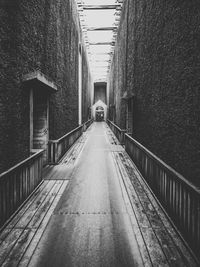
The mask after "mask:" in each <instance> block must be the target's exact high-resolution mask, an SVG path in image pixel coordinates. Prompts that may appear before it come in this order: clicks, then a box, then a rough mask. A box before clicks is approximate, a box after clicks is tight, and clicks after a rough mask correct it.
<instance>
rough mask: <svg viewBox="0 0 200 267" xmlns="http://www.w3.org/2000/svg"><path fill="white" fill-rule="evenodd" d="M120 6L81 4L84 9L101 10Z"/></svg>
mask: <svg viewBox="0 0 200 267" xmlns="http://www.w3.org/2000/svg"><path fill="white" fill-rule="evenodd" d="M119 7H121V5H83V9H85V10H98V9H100V10H102V9H116V8H119Z"/></svg>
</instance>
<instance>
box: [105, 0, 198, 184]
mask: <svg viewBox="0 0 200 267" xmlns="http://www.w3.org/2000/svg"><path fill="white" fill-rule="evenodd" d="M199 10H200V3H199V1H198V0H191V1H186V0H183V1H178V0H175V1H174V0H173V1H171V0H169V1H164V0H159V1H153V0H148V1H146V0H128V1H125V4H124V7H123V10H122V17H121V22H120V27H119V31H118V38H117V45H116V48H115V54H114V57H113V62H112V67H111V74H110V82H109V88H110V93H109V95H110V103H109V104H111V105H113V104H115V107H116V122H117V124H118V125H119V126H121V127H122V128H123V127H124V122H123V121H124V115H125V111H124V100H122V98H121V97H122V96H123V94H124V92H125V91H127V93H128V94H130V93H131V94H134V98H135V100H134V105H135V107H134V114H133V117H134V119H133V120H134V121H133V124H134V132H133V136H134V137H135V138H136V139H137V140H138V141H140V142H141V143H142V144H144V145H145V146H146V147H147V148H148V149H150V150H151V151H153V152H154V153H155V154H156V155H158V156H159V157H160V158H161V159H163V160H164V161H166V162H167V163H168V164H170V165H171V166H172V167H174V168H175V169H176V170H177V171H179V172H180V173H181V174H183V175H184V176H185V177H186V178H187V179H189V180H192V181H193V182H194V183H196V184H198V185H200V141H199V140H200V90H199V87H200V78H199V73H200V49H199V47H200V35H199V29H200V12H199Z"/></svg>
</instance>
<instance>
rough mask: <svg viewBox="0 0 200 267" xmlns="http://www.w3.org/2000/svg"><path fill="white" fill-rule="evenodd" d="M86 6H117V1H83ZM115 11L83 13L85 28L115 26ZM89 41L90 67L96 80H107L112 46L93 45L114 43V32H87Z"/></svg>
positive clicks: (85, 11) (87, 11)
mask: <svg viewBox="0 0 200 267" xmlns="http://www.w3.org/2000/svg"><path fill="white" fill-rule="evenodd" d="M82 4H83V6H84V5H115V4H116V1H115V0H82ZM115 12H116V10H115V9H107V10H105V9H104V10H98V9H96V10H91V9H90V10H87V9H85V10H84V11H83V17H82V18H83V20H84V23H83V25H84V27H86V28H92V27H94V28H100V27H113V26H115V18H116V17H115ZM86 34H87V35H86V36H87V40H88V42H89V50H88V52H89V54H90V67H91V71H92V73H93V75H94V77H93V78H94V79H101V78H102V79H104V80H105V79H106V75H107V72H108V66H109V64H110V63H109V62H108V60H109V59H110V52H111V50H112V46H111V44H106V45H102V44H101V45H92V43H93V44H94V43H102V42H106V43H107V42H108V43H111V42H113V40H114V39H113V38H114V37H113V31H112V30H109V31H108V30H106V31H91V30H88V31H87V32H86Z"/></svg>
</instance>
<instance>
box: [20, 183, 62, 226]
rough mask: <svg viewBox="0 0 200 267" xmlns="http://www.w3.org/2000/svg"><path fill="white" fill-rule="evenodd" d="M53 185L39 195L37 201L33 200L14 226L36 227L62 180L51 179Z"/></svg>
mask: <svg viewBox="0 0 200 267" xmlns="http://www.w3.org/2000/svg"><path fill="white" fill-rule="evenodd" d="M51 183H52V184H53V186H52V187H51V189H50V191H48V192H45V194H44V195H42V196H41V197H40V196H39V199H38V203H37V202H36V203H35V202H34V203H33V205H32V206H31V208H30V209H29V210H28V211H27V213H26V214H25V216H23V217H22V219H21V220H20V221H19V222H18V223H17V225H16V226H15V227H16V228H25V227H29V228H37V225H38V224H39V223H40V220H41V218H42V216H43V214H45V212H46V209H48V207H49V205H50V204H51V199H52V198H53V196H54V195H55V194H56V192H57V191H58V190H59V186H60V184H61V183H62V181H58V182H56V181H53V180H52V181H51Z"/></svg>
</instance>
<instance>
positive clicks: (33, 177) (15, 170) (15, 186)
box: [0, 150, 43, 228]
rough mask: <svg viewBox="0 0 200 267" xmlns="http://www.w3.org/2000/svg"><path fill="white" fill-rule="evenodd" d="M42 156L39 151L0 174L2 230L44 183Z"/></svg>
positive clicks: (41, 152)
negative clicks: (34, 191) (42, 182)
mask: <svg viewBox="0 0 200 267" xmlns="http://www.w3.org/2000/svg"><path fill="white" fill-rule="evenodd" d="M42 154H43V150H38V152H36V153H35V154H33V155H32V156H31V157H29V158H27V159H25V160H24V161H22V162H20V163H19V164H17V165H15V166H14V167H12V168H11V169H9V170H7V171H6V172H3V173H2V174H0V228H1V227H2V226H3V225H4V224H5V223H6V221H7V220H8V219H9V218H10V217H11V215H12V214H14V213H15V212H16V211H17V209H18V208H19V207H20V205H21V204H22V203H23V202H24V201H25V200H26V199H27V197H28V196H29V195H30V194H31V193H32V192H33V190H34V189H35V188H36V187H37V186H38V185H39V184H40V182H41V181H42V166H43V164H42Z"/></svg>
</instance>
